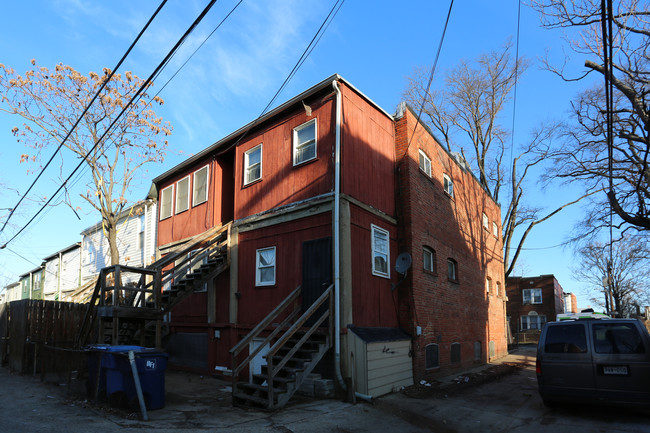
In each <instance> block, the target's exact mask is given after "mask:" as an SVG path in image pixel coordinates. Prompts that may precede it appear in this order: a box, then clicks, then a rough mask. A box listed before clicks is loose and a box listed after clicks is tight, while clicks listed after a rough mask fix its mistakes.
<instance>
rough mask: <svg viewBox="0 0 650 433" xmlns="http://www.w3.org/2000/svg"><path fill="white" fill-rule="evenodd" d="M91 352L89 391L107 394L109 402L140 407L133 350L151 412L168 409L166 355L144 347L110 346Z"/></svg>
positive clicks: (94, 349)
mask: <svg viewBox="0 0 650 433" xmlns="http://www.w3.org/2000/svg"><path fill="white" fill-rule="evenodd" d="M90 351H91V355H90V356H89V358H88V372H89V374H88V377H89V389H93V390H94V389H95V387H98V390H99V392H100V393H105V394H106V397H108V399H109V401H114V402H120V401H122V400H123V399H126V402H127V403H128V404H130V405H131V406H132V407H138V394H137V391H136V388H135V381H134V380H133V372H132V370H131V363H130V361H129V351H133V354H134V355H135V364H136V368H137V371H138V377H139V379H140V387H141V388H142V394H143V397H144V400H145V404H146V406H147V409H161V408H163V407H164V406H165V371H166V369H167V356H168V355H167V354H166V353H164V352H160V351H158V350H156V349H149V348H146V347H141V346H108V345H97V346H93V347H91V348H90ZM98 362H99V363H100V366H99V368H98V365H97V363H98ZM98 370H99V371H98ZM97 380H98V381H99V383H97V382H96V381H97ZM91 387H92V388H91Z"/></svg>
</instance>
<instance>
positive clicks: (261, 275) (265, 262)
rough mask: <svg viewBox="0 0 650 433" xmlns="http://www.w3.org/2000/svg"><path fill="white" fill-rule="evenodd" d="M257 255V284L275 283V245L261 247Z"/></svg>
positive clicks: (267, 284) (268, 284)
mask: <svg viewBox="0 0 650 433" xmlns="http://www.w3.org/2000/svg"><path fill="white" fill-rule="evenodd" d="M256 256H257V257H256V259H255V261H256V266H255V268H256V269H255V285H256V286H273V285H275V247H269V248H262V249H259V250H257V251H256Z"/></svg>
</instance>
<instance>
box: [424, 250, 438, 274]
mask: <svg viewBox="0 0 650 433" xmlns="http://www.w3.org/2000/svg"><path fill="white" fill-rule="evenodd" d="M422 263H423V267H424V270H425V271H428V272H431V273H434V274H435V273H436V252H435V251H433V250H432V249H431V248H429V247H424V248H422Z"/></svg>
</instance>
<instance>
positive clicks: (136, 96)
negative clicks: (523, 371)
mask: <svg viewBox="0 0 650 433" xmlns="http://www.w3.org/2000/svg"><path fill="white" fill-rule="evenodd" d="M216 2H217V0H211V1H210V3H209V4H208V5H207V6H206V7H205V8H204V9H203V11H202V12H201V14H200V15H199V16H198V17H197V18H196V20H194V22H193V23H192V24H191V25H190V27H189V28H188V29H187V30H186V31H185V33H184V34H183V36H181V38H180V39H179V40H178V42H176V44H175V45H174V47H173V48H172V49H171V50H170V51H169V52H168V53H167V55H166V56H165V58H164V59H163V60H162V61H161V62H160V63H159V65H158V66H157V67H156V69H155V70H154V71H153V72H152V73H151V75H150V76H149V78H147V79H146V80H145V81H144V82H143V83H142V84H141V86H140V88H139V89H138V91H137V92H136V93H135V94H134V95H133V96H132V97H131V99H130V100H129V102H128V103H127V104H125V105H124V107H123V108H122V111H120V113H119V114H118V115H117V117H116V118H115V119H114V120H113V122H112V123H111V124H110V125H109V126H108V128H106V130H105V131H104V133H103V134H102V135H101V136H100V137H99V139H98V140H97V142H96V143H95V145H94V146H93V147H92V148H90V149H89V151H88V152H86V155H85V156H84V157H83V158H82V159H81V161H80V162H79V164H78V165H77V166H76V167H75V169H74V170H73V171H72V173H71V174H70V175H69V176H68V177H67V178H66V180H65V181H64V182H63V184H62V185H61V186H60V187H59V188H58V189H57V190H56V192H55V193H54V194H53V195H52V196H51V197H50V199H49V200H48V201H47V202H46V203H45V204H44V205H43V206H42V207H41V208H40V209H39V210H38V211H37V212H36V214H34V216H33V217H32V218H31V219H30V220H29V221H28V222H27V223H26V224H25V225H24V226H23V227H22V228H21V229H20V230H18V232H17V233H15V234H14V236H13V237H11V238H10V239H9V240H8V241H7V242H5V243H4V245H2V246H0V249H3V248H6V247H7V245H8V244H9V243H10V242H12V241H13V240H14V239H16V238H17V237H18V235H20V233H22V232H23V231H24V230H25V229H26V228H27V226H29V225H30V224H31V223H32V222H33V221H34V219H36V217H37V216H38V215H39V214H40V213H41V212H42V211H43V210H44V209H45V208H46V207H47V206H48V205H49V204H50V203H51V202H52V200H53V199H54V197H56V195H57V194H58V193H59V192H61V190H62V189H63V188H64V187H65V186H66V184H67V183H68V182H69V181H70V179H71V178H72V176H74V174H75V173H76V172H77V171H78V170H79V169H80V168H81V166H82V165H83V164H84V163H85V162H86V160H87V159H88V155H89V154H91V153H93V152H94V151H95V149H97V148H98V147H99V145H100V144H101V143H102V142H103V141H104V138H105V137H106V135H107V134H108V132H109V131H110V130H111V128H112V127H113V126H114V125H115V124H116V123H117V121H118V120H119V119H120V117H122V115H123V114H124V113H125V112H126V111H127V110H128V109H129V107H131V105H132V104H133V102H134V101H135V100H136V99H139V98H140V97H141V96H140V95H141V94H142V92H143V91H144V89H145V88H147V87H148V86H149V85H150V84H151V82H152V80H153V77H155V76H157V75H158V74H159V73H160V71H161V70H162V69H163V68H164V67H165V66H166V65H167V64H168V63H169V60H170V59H171V58H172V57H173V55H174V54H175V53H176V51H177V50H178V49H179V48H180V46H181V45H183V43H184V42H185V40H186V39H187V37H188V36H189V35H190V34H191V33H192V32H193V31H194V29H195V28H196V26H198V24H199V23H200V22H201V21H202V20H203V18H205V15H207V13H208V12H209V11H210V9H211V8H212V6H214V4H215V3H216Z"/></svg>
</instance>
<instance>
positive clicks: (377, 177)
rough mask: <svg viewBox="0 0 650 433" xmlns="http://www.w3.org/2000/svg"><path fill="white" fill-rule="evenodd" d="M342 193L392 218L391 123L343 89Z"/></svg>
mask: <svg viewBox="0 0 650 433" xmlns="http://www.w3.org/2000/svg"><path fill="white" fill-rule="evenodd" d="M341 87H342V92H343V119H344V121H343V123H344V125H343V139H342V148H343V152H342V154H343V155H342V161H343V173H342V180H341V182H342V192H343V193H345V194H348V195H350V196H352V197H354V198H356V199H358V200H361V201H362V202H364V203H366V204H368V205H370V206H372V207H374V208H376V209H379V210H381V211H382V212H385V213H386V214H388V215H391V216H394V215H395V195H394V180H395V161H394V154H395V151H394V149H395V141H394V133H393V121H392V119H390V118H389V117H388V116H386V114H384V113H383V112H382V111H380V110H379V109H377V108H376V107H375V106H373V105H370V104H369V103H368V102H367V101H366V100H365V99H363V98H362V97H361V96H360V95H359V94H358V93H356V92H355V91H353V90H351V89H350V88H349V87H347V86H345V85H342V86H341Z"/></svg>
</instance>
